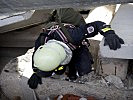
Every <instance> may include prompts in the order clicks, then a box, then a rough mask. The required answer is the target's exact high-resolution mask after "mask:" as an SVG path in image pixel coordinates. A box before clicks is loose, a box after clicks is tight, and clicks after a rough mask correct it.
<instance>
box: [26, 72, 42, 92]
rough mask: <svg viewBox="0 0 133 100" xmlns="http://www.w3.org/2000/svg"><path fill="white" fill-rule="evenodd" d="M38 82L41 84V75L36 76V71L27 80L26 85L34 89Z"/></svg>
mask: <svg viewBox="0 0 133 100" xmlns="http://www.w3.org/2000/svg"><path fill="white" fill-rule="evenodd" d="M38 84H42V79H41V77H39V76H37V74H36V73H34V74H32V76H31V77H30V79H29V80H28V85H29V87H30V88H31V89H36V88H37V86H38Z"/></svg>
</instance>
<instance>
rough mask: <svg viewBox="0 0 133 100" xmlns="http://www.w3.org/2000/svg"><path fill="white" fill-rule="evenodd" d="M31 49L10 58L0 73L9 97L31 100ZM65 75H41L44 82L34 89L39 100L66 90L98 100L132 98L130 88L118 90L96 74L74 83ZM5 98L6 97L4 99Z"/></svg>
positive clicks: (0, 82) (3, 89)
mask: <svg viewBox="0 0 133 100" xmlns="http://www.w3.org/2000/svg"><path fill="white" fill-rule="evenodd" d="M32 53H33V49H30V50H28V51H27V53H26V54H25V55H22V56H19V57H17V58H14V59H12V60H11V61H10V62H9V63H7V64H6V66H5V67H4V69H3V70H2V73H1V76H0V79H1V81H0V86H1V89H2V91H3V93H4V94H5V95H6V97H8V98H9V99H11V100H13V98H14V97H16V96H19V97H20V98H21V100H34V94H33V90H32V89H30V88H29V87H28V85H27V80H28V78H29V77H30V76H31V75H32V73H33V72H32V67H31V61H32V60H31V58H32ZM65 78H66V76H65V75H62V76H60V77H59V76H58V77H57V76H56V77H53V78H43V80H42V81H43V84H41V85H39V86H38V88H37V89H36V90H35V91H36V93H37V95H38V97H39V98H40V100H46V98H49V99H50V100H53V98H54V97H55V96H57V95H61V94H62V95H63V94H67V93H71V94H75V95H78V96H81V97H87V96H94V97H95V98H97V99H98V100H132V99H133V90H128V89H121V88H117V87H115V85H114V84H108V83H107V82H106V81H107V80H105V79H104V77H102V76H99V75H96V74H95V73H94V72H93V71H92V72H91V73H89V74H87V75H85V76H83V77H79V78H78V79H77V80H76V81H75V82H69V81H66V80H65ZM5 100H6V99H5Z"/></svg>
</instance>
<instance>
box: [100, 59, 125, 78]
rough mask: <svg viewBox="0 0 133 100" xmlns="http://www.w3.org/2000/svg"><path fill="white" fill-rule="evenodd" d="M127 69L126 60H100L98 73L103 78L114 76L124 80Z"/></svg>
mask: <svg viewBox="0 0 133 100" xmlns="http://www.w3.org/2000/svg"><path fill="white" fill-rule="evenodd" d="M127 68H128V60H126V59H111V58H101V69H100V73H101V74H102V75H103V76H106V75H116V76H117V77H120V78H121V79H122V80H124V79H125V78H126V75H127Z"/></svg>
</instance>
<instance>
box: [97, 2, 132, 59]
mask: <svg viewBox="0 0 133 100" xmlns="http://www.w3.org/2000/svg"><path fill="white" fill-rule="evenodd" d="M132 18H133V4H125V5H121V6H120V8H119V9H118V11H117V13H116V14H115V16H114V18H113V20H112V22H111V26H112V29H114V30H115V33H116V34H117V35H118V36H119V37H121V38H122V39H123V40H124V42H125V44H123V45H122V46H121V48H120V49H118V50H115V51H114V50H110V49H109V47H108V46H103V44H104V39H103V41H102V42H101V43H100V54H101V56H103V57H108V58H121V59H133V52H132V51H133V27H132V26H133V20H132Z"/></svg>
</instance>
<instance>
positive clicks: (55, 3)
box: [0, 0, 133, 14]
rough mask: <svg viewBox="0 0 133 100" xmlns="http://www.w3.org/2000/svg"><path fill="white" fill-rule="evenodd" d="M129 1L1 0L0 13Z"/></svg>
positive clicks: (127, 0) (125, 0) (127, 1)
mask: <svg viewBox="0 0 133 100" xmlns="http://www.w3.org/2000/svg"><path fill="white" fill-rule="evenodd" d="M129 2H130V3H131V2H133V0H1V2H0V9H1V10H0V13H1V14H2V13H10V12H17V11H25V10H31V9H36V10H37V9H53V8H61V7H74V8H85V7H86V8H88V7H96V6H101V5H107V4H116V3H129Z"/></svg>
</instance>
